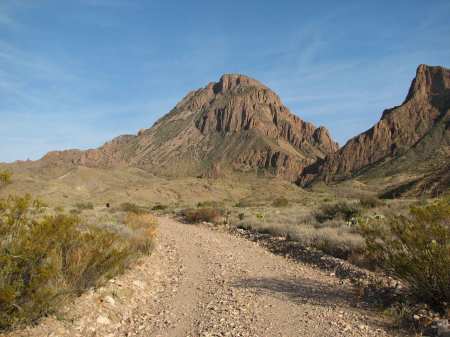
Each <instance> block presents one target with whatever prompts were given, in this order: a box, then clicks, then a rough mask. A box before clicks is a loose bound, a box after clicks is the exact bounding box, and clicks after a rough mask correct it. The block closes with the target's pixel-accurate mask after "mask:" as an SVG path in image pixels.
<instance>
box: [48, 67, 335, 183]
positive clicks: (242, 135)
mask: <svg viewBox="0 0 450 337" xmlns="http://www.w3.org/2000/svg"><path fill="white" fill-rule="evenodd" d="M337 149H338V144H337V143H336V142H334V141H333V140H332V138H331V136H330V134H329V132H328V130H327V129H326V128H324V127H315V126H314V125H313V124H311V123H308V122H305V121H303V120H302V119H301V118H300V117H298V116H296V115H294V114H292V113H291V112H290V111H289V109H288V108H287V107H285V106H284V105H283V103H282V102H281V99H280V98H279V96H278V95H277V94H276V93H275V92H273V91H272V90H270V89H269V88H268V87H267V86H265V85H264V84H262V83H261V82H259V81H257V80H255V79H253V78H250V77H247V76H244V75H240V74H224V75H223V76H221V78H220V79H219V81H218V82H211V83H209V84H208V85H206V86H205V87H203V88H200V89H198V90H194V91H191V92H189V93H188V94H187V95H186V96H185V97H184V98H183V99H182V100H181V101H180V102H179V103H178V104H177V105H176V106H175V107H174V108H173V109H172V110H171V111H170V112H169V113H167V114H166V115H164V116H163V117H161V118H160V119H158V120H157V121H156V122H155V123H154V124H153V126H152V127H151V128H149V129H143V130H141V131H139V133H138V134H137V135H123V136H119V137H116V138H114V139H113V140H111V141H110V142H107V143H105V144H104V145H103V146H101V147H100V148H97V149H91V150H86V151H80V150H66V151H53V152H49V153H48V154H46V155H45V156H44V157H43V158H42V159H41V161H42V162H43V163H45V164H46V165H83V166H88V167H103V168H105V167H120V166H135V167H139V168H143V169H146V170H148V171H151V172H154V173H155V174H169V175H171V174H173V175H202V174H209V173H208V171H210V170H217V168H218V167H223V168H225V169H231V170H240V171H249V170H250V171H251V170H256V171H258V170H263V171H264V172H266V173H269V174H272V175H276V176H282V177H284V178H286V179H288V180H292V181H293V180H295V179H296V177H297V176H298V172H299V171H300V170H301V169H303V167H305V166H306V165H309V164H311V163H312V162H314V161H315V160H316V159H317V158H323V157H325V156H326V155H327V154H329V153H331V152H334V151H336V150H337Z"/></svg>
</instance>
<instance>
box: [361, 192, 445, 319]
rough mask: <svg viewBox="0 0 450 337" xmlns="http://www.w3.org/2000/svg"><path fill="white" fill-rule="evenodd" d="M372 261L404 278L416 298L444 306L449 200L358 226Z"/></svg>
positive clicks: (438, 306)
mask: <svg viewBox="0 0 450 337" xmlns="http://www.w3.org/2000/svg"><path fill="white" fill-rule="evenodd" d="M362 233H363V235H364V237H365V239H366V243H367V247H368V253H369V254H370V255H369V256H370V258H371V259H372V260H373V261H378V262H379V263H380V265H381V266H382V267H384V268H385V269H386V270H388V271H389V272H390V273H392V274H393V275H395V276H396V277H398V278H400V279H402V280H404V281H406V282H407V283H408V285H409V286H410V290H411V293H412V294H413V295H414V296H415V298H416V299H417V300H418V301H423V302H425V303H428V304H430V305H432V306H434V307H437V308H440V309H442V310H443V309H445V308H444V306H445V304H444V303H449V302H450V268H449V266H450V199H448V198H447V199H442V200H440V201H438V202H435V203H433V204H430V205H427V206H424V207H411V210H410V215H409V216H396V217H393V218H391V219H389V220H388V222H387V223H386V224H384V223H382V222H376V221H374V222H370V223H368V224H367V225H365V226H362Z"/></svg>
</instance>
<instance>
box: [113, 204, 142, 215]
mask: <svg viewBox="0 0 450 337" xmlns="http://www.w3.org/2000/svg"><path fill="white" fill-rule="evenodd" d="M119 208H120V210H121V211H122V212H127V213H136V214H143V213H147V212H148V210H147V208H146V207H143V206H139V205H136V204H133V203H131V202H124V203H122V204H120V206H119Z"/></svg>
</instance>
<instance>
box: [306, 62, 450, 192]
mask: <svg viewBox="0 0 450 337" xmlns="http://www.w3.org/2000/svg"><path fill="white" fill-rule="evenodd" d="M449 109H450V70H449V69H446V68H443V67H431V66H426V65H420V66H419V67H418V69H417V73H416V77H415V79H414V80H413V82H412V84H411V87H410V90H409V92H408V95H407V97H406V99H405V101H404V102H403V104H402V105H400V106H398V107H394V108H392V109H389V110H385V111H384V112H383V114H382V117H381V119H380V121H379V122H378V123H377V124H375V125H374V126H373V127H372V128H370V129H369V130H367V131H366V132H364V133H362V134H360V135H358V136H356V137H354V138H352V139H351V140H349V141H348V142H347V143H346V144H345V146H343V147H342V148H341V149H340V150H339V151H337V152H336V153H333V154H330V155H328V156H327V157H326V158H325V159H319V160H318V161H317V162H315V163H314V164H312V165H310V166H308V167H307V168H305V169H304V170H303V171H302V173H301V175H300V177H299V179H298V182H299V183H300V184H301V185H304V186H305V185H309V184H311V183H312V182H314V181H320V180H322V181H325V182H332V181H340V180H344V179H348V178H350V177H354V176H357V175H360V174H366V172H367V171H370V170H374V169H376V168H377V167H381V166H382V167H383V168H384V169H385V171H386V170H388V169H389V166H392V167H394V165H395V167H398V168H400V164H399V162H400V160H398V159H399V158H402V159H404V160H403V161H404V162H407V163H408V165H405V164H404V163H403V164H402V167H403V168H406V166H409V167H410V168H412V169H414V166H415V165H419V164H420V165H422V164H423V163H421V161H424V160H425V158H427V157H426V155H427V154H431V153H432V152H433V153H435V152H436V150H437V149H438V148H439V149H440V151H439V153H440V154H439V156H442V157H439V159H438V160H436V162H437V163H438V162H440V161H442V164H445V163H446V162H447V163H448V160H449V159H448V157H447V154H448V153H449V148H448V145H449V139H450V133H449V126H450V123H449V115H450V110H449ZM430 139H433V142H431V141H430ZM419 149H420V150H419ZM412 152H414V153H415V154H414V155H412ZM446 153H447V154H446ZM429 159H430V160H433V158H429ZM422 166H423V165H422ZM438 166H439V163H438Z"/></svg>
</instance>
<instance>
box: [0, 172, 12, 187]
mask: <svg viewBox="0 0 450 337" xmlns="http://www.w3.org/2000/svg"><path fill="white" fill-rule="evenodd" d="M11 179H12V173H11V172H9V171H0V187H1V186H5V185H8V184H10V183H11Z"/></svg>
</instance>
